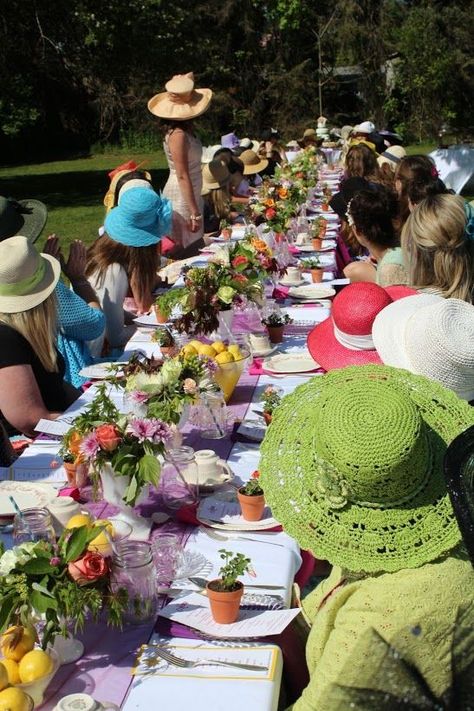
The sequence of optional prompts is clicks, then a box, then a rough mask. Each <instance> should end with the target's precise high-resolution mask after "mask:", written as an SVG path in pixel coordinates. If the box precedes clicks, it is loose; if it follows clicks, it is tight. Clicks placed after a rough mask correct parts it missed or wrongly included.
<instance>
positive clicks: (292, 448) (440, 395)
mask: <svg viewBox="0 0 474 711" xmlns="http://www.w3.org/2000/svg"><path fill="white" fill-rule="evenodd" d="M369 378H370V379H371V380H373V379H380V380H383V381H384V383H386V384H389V383H390V382H394V383H397V384H398V385H403V386H405V387H406V388H407V390H408V392H409V396H410V399H411V400H412V402H413V403H414V404H415V405H416V406H417V408H418V411H419V413H420V415H421V417H422V418H423V420H424V422H425V424H426V431H427V437H428V443H429V448H430V451H431V467H430V470H429V472H427V475H428V476H427V479H426V482H425V485H424V487H423V488H422V489H421V490H420V491H419V492H418V493H417V494H416V495H415V496H414V497H413V498H412V499H411V500H410V501H408V502H405V503H403V504H401V505H399V506H397V507H392V508H388V507H387V508H374V507H371V506H370V507H369V506H367V505H364V504H362V503H357V504H354V503H351V502H348V503H346V504H345V506H343V507H342V508H337V509H336V508H334V507H331V506H330V505H329V504H328V500H327V499H326V498H325V497H324V495H322V494H320V493H319V492H318V491H317V489H316V487H315V486H314V464H313V462H312V457H311V452H312V451H313V450H314V442H315V440H316V439H317V437H318V432H317V428H316V419H317V418H315V417H314V414H313V413H314V411H315V410H316V408H317V403H318V398H319V397H320V396H321V395H322V394H323V393H324V391H325V388H326V387H328V386H329V385H331V387H332V388H334V387H344V383H345V382H349V381H354V380H357V379H362V380H363V381H364V382H367V380H368V379H369ZM305 405H306V407H305ZM305 413H306V416H305ZM473 423H474V410H472V409H471V408H470V406H469V405H468V404H467V403H466V402H464V401H462V400H460V399H459V398H458V397H456V395H454V393H452V392H450V391H449V390H446V389H445V388H443V387H442V386H441V385H439V384H438V383H435V382H433V381H430V380H428V379H427V378H424V377H422V376H418V375H413V374H411V373H408V372H407V371H405V370H398V369H394V368H389V367H387V366H365V367H356V368H346V369H344V370H337V371H334V372H332V373H328V374H327V375H324V376H322V377H321V376H320V377H318V378H316V377H315V378H312V379H311V380H310V381H309V382H308V383H306V384H304V385H301V386H300V387H298V388H297V389H296V390H295V391H294V392H293V393H292V394H291V395H288V396H287V397H286V398H284V400H283V402H282V403H281V405H280V406H279V407H278V408H277V409H276V410H275V412H274V414H273V419H272V423H271V425H270V427H269V428H268V430H267V433H266V436H265V439H264V441H263V443H262V445H261V455H262V456H261V460H260V466H259V469H260V472H261V481H262V487H263V489H264V490H265V496H266V499H267V502H268V503H269V505H270V506H271V508H272V512H273V515H274V516H275V518H276V519H277V520H278V521H279V522H280V523H281V524H282V525H283V527H284V529H285V531H286V532H287V533H289V535H290V536H292V537H294V538H295V539H296V540H297V541H298V543H299V545H300V546H301V548H303V549H306V550H311V551H312V552H313V553H314V554H315V555H316V556H318V557H319V558H323V559H326V560H329V561H330V562H331V563H332V564H333V565H339V566H342V567H343V568H345V569H348V570H351V571H357V572H362V571H363V572H366V573H376V572H395V571H397V570H401V569H403V568H415V567H419V566H421V565H424V564H425V563H429V562H431V561H433V560H435V559H436V558H438V557H440V556H442V555H444V554H446V553H447V552H448V551H450V550H452V549H453V548H454V547H455V546H457V545H458V544H459V543H460V541H461V535H460V531H459V528H458V525H457V522H456V519H455V517H454V513H453V509H452V506H451V502H450V500H449V496H448V494H447V491H446V484H445V481H444V476H443V457H444V454H445V452H446V449H447V445H448V444H449V443H450V442H451V441H452V440H453V439H454V438H455V437H456V436H457V435H458V434H460V432H462V431H464V430H465V429H466V428H467V427H469V426H470V425H472V424H473Z"/></svg>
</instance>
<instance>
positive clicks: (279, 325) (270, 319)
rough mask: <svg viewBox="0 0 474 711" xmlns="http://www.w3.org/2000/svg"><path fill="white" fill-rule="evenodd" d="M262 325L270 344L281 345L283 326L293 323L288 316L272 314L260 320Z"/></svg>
mask: <svg viewBox="0 0 474 711" xmlns="http://www.w3.org/2000/svg"><path fill="white" fill-rule="evenodd" d="M262 323H263V325H264V326H266V327H267V331H268V335H269V337H270V341H271V343H281V342H282V340H283V333H284V331H285V326H286V325H287V324H289V323H293V319H292V318H290V317H289V316H288V314H284V315H283V314H280V313H276V312H275V313H272V314H270V315H269V316H267V318H264V319H262Z"/></svg>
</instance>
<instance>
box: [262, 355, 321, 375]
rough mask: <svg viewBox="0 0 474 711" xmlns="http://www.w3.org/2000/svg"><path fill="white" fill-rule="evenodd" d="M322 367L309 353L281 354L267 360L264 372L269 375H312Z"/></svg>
mask: <svg viewBox="0 0 474 711" xmlns="http://www.w3.org/2000/svg"><path fill="white" fill-rule="evenodd" d="M320 367H321V366H320V365H319V363H317V362H316V361H315V360H314V358H312V357H311V354H310V353H309V352H308V351H303V352H302V353H279V354H278V355H275V356H272V357H271V358H265V360H264V361H263V363H262V368H263V370H268V372H269V373H310V372H311V371H312V370H317V369H318V368H320Z"/></svg>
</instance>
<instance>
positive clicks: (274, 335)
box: [267, 326, 285, 343]
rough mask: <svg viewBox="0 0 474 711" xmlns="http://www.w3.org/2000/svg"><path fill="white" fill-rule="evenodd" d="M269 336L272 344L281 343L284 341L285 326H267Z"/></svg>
mask: <svg viewBox="0 0 474 711" xmlns="http://www.w3.org/2000/svg"><path fill="white" fill-rule="evenodd" d="M267 331H268V336H269V338H270V342H271V343H281V342H282V340H283V333H284V331H285V327H284V326H267Z"/></svg>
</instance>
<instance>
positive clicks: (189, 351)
mask: <svg viewBox="0 0 474 711" xmlns="http://www.w3.org/2000/svg"><path fill="white" fill-rule="evenodd" d="M197 354H198V352H197V350H196V349H195V348H194V346H192V345H191V344H190V343H188V344H187V345H186V346H183V348H181V355H184V356H192V355H193V356H194V355H197Z"/></svg>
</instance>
